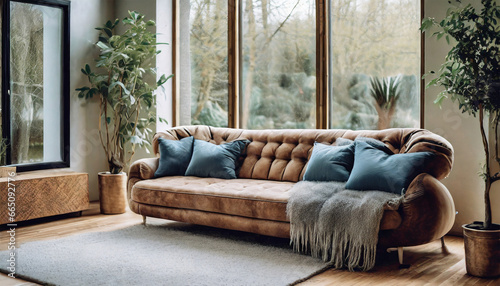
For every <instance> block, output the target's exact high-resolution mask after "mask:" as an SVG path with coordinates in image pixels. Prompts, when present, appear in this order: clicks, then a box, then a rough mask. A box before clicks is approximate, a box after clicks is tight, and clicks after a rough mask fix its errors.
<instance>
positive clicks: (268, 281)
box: [0, 222, 326, 286]
mask: <svg viewBox="0 0 500 286" xmlns="http://www.w3.org/2000/svg"><path fill="white" fill-rule="evenodd" d="M8 255H9V253H8V252H7V251H2V252H0V270H1V271H2V272H6V269H7V264H6V260H7V257H8ZM16 257H17V267H16V275H17V276H18V277H20V278H30V279H32V280H33V281H36V282H39V283H40V282H42V283H44V284H49V285H51V284H55V285H64V286H66V285H175V286H177V285H287V284H291V283H294V282H295V281H297V280H300V279H302V278H305V277H308V276H310V275H312V274H313V273H316V272H321V271H323V269H324V268H325V266H326V264H325V263H323V262H322V261H320V260H318V259H315V258H312V257H309V256H306V255H301V254H297V253H294V252H293V250H292V248H291V246H290V245H289V240H288V239H279V238H271V237H266V236H260V235H254V234H248V233H243V232H237V231H229V230H222V229H215V228H210V227H203V226H196V225H189V224H182V223H170V222H169V223H163V224H158V223H157V224H154V225H151V224H148V226H146V227H145V226H143V225H134V226H131V227H128V228H124V229H120V230H116V231H109V232H97V233H85V234H81V235H74V236H70V237H65V238H61V239H57V240H50V241H35V242H29V243H25V244H22V245H21V246H20V247H19V248H18V249H17V253H16Z"/></svg>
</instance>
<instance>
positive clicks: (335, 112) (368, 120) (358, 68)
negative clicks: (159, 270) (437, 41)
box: [328, 0, 420, 129]
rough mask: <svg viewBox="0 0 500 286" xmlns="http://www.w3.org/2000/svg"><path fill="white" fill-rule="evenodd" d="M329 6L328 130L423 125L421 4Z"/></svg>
mask: <svg viewBox="0 0 500 286" xmlns="http://www.w3.org/2000/svg"><path fill="white" fill-rule="evenodd" d="M328 3H330V6H329V15H330V17H329V31H330V57H329V58H330V63H329V69H330V76H329V87H330V94H329V101H330V127H331V128H348V129H384V128H389V127H419V126H420V33H419V27H420V1H419V0H359V1H351V0H332V1H328Z"/></svg>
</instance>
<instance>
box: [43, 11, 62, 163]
mask: <svg viewBox="0 0 500 286" xmlns="http://www.w3.org/2000/svg"><path fill="white" fill-rule="evenodd" d="M39 7H40V8H39V10H40V11H42V13H43V27H44V30H43V74H44V75H51V76H44V77H43V160H44V161H47V162H57V161H61V160H62V158H61V129H60V128H59V127H60V122H61V118H62V116H63V115H62V113H61V112H54V111H55V110H61V96H60V95H61V87H62V85H61V78H62V71H61V67H62V64H61V56H60V55H61V49H62V45H61V43H62V30H61V29H62V21H61V20H62V10H61V9H54V8H52V7H44V6H39Z"/></svg>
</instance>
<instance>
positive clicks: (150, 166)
mask: <svg viewBox="0 0 500 286" xmlns="http://www.w3.org/2000/svg"><path fill="white" fill-rule="evenodd" d="M159 160H160V159H159V158H146V159H140V160H137V161H135V162H134V163H133V164H132V165H131V166H130V170H129V172H128V178H129V179H131V178H138V179H141V180H148V179H152V178H154V175H155V172H156V169H158V162H159Z"/></svg>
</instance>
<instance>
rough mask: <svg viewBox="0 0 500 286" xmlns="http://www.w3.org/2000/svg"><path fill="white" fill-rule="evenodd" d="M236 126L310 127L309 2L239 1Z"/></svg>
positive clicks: (312, 14) (312, 44)
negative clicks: (238, 64) (238, 75)
mask: <svg viewBox="0 0 500 286" xmlns="http://www.w3.org/2000/svg"><path fill="white" fill-rule="evenodd" d="M241 5H242V6H241V7H240V9H241V11H242V19H241V26H242V27H241V47H240V70H241V72H240V89H241V90H240V97H239V100H240V127H241V128H250V129H264V128H314V127H315V122H316V11H315V9H316V8H315V1H314V0H301V1H289V0H243V1H241Z"/></svg>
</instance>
